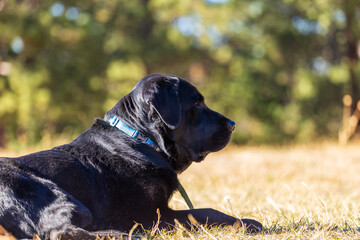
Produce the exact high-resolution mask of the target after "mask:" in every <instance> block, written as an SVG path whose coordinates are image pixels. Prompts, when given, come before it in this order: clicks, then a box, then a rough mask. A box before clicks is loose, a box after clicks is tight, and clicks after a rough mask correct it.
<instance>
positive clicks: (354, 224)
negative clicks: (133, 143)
mask: <svg viewBox="0 0 360 240" xmlns="http://www.w3.org/2000/svg"><path fill="white" fill-rule="evenodd" d="M179 178H180V181H181V183H182V185H183V186H184V188H185V189H186V191H187V193H188V195H189V197H190V199H191V201H192V202H193V204H194V206H195V207H196V208H205V207H211V208H214V209H217V210H220V211H223V212H225V213H227V214H230V215H233V216H236V217H239V218H252V219H256V220H258V221H260V222H262V223H263V225H264V228H265V229H264V232H263V233H260V234H257V235H251V234H247V233H246V232H244V231H243V230H242V229H240V230H235V229H233V228H229V227H228V228H212V229H209V228H206V227H205V228H203V227H199V228H198V229H197V230H193V231H187V230H186V229H184V228H182V227H180V226H179V227H177V228H176V229H175V230H173V231H167V232H166V231H158V230H157V229H154V230H153V231H152V233H151V231H149V232H148V234H142V235H141V236H143V237H147V238H151V239H184V240H185V239H229V240H230V239H360V144H358V143H354V144H352V145H348V146H345V147H341V146H338V145H337V144H333V143H323V144H312V145H304V146H290V147H277V148H276V147H239V148H237V147H228V148H227V149H225V150H223V151H221V152H219V153H214V154H211V155H210V156H209V157H208V158H207V159H206V160H205V161H204V162H202V163H194V164H193V165H192V166H191V167H190V168H189V169H188V170H187V171H185V172H184V173H183V174H181V175H180V177H179ZM170 206H171V207H173V208H174V209H186V208H187V206H186V204H185V202H184V200H183V199H182V198H181V196H180V194H179V193H176V194H175V195H174V197H173V198H172V200H171V202H170Z"/></svg>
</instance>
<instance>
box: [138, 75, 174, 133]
mask: <svg viewBox="0 0 360 240" xmlns="http://www.w3.org/2000/svg"><path fill="white" fill-rule="evenodd" d="M179 81H180V80H179V79H178V78H177V77H169V76H166V77H162V78H161V80H156V81H151V84H150V87H149V88H147V89H146V91H145V95H146V97H145V99H147V103H148V104H149V105H150V107H152V108H153V109H154V110H155V111H156V112H157V113H158V115H159V116H160V118H161V120H162V121H163V122H164V123H165V124H166V126H168V127H169V128H170V129H175V128H176V127H177V126H179V124H180V119H181V106H180V100H179V95H178V89H179Z"/></svg>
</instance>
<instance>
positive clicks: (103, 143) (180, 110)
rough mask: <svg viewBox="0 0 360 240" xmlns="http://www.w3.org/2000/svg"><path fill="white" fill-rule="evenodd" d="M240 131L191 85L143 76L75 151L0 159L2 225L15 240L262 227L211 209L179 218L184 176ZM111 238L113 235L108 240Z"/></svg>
mask: <svg viewBox="0 0 360 240" xmlns="http://www.w3.org/2000/svg"><path fill="white" fill-rule="evenodd" d="M234 127H235V123H234V122H233V121H231V120H229V119H227V118H225V117H224V116H222V115H220V114H219V113H217V112H214V111H212V110H210V109H209V108H208V107H207V106H206V105H205V103H204V98H203V96H202V95H201V94H200V93H199V92H198V91H197V89H196V88H195V87H194V86H192V85H191V84H190V83H188V82H186V81H185V80H183V79H181V78H178V77H175V76H170V75H160V74H153V75H149V76H146V77H144V78H143V79H141V80H140V81H139V83H138V84H137V85H136V86H135V88H134V89H133V90H132V91H131V92H130V93H129V94H128V95H126V96H125V97H123V98H122V99H121V100H120V101H119V102H118V103H117V104H116V105H115V106H114V107H113V108H112V109H111V110H110V111H108V112H107V113H106V115H105V118H104V119H103V120H102V119H97V120H96V122H95V123H94V125H93V126H92V127H91V128H90V129H89V130H88V131H86V132H85V133H83V134H81V135H80V136H79V137H78V138H76V139H75V140H74V141H72V142H71V143H69V144H65V145H62V146H58V147H55V148H53V149H51V150H47V151H42V152H37V153H33V154H30V155H26V156H22V157H18V158H0V225H2V226H3V227H4V228H5V229H6V230H7V231H9V232H10V233H11V234H13V235H14V236H15V237H17V238H31V237H32V236H33V234H34V233H36V234H38V235H39V236H40V237H41V238H42V239H58V238H61V239H94V238H96V236H97V235H98V234H99V235H107V234H109V233H111V234H112V235H113V236H115V237H116V236H120V234H121V233H122V232H126V231H129V230H130V229H131V228H132V227H133V226H134V224H135V222H136V223H141V224H142V226H143V227H144V228H146V229H151V228H152V227H153V226H154V224H155V223H156V222H157V220H158V214H157V209H158V210H159V211H160V215H161V219H160V223H159V227H160V228H168V227H171V226H175V220H174V219H176V220H177V221H178V222H179V223H181V224H183V225H184V226H188V227H189V226H190V225H191V221H190V220H189V214H191V215H192V216H193V217H194V218H195V219H196V220H197V222H198V223H199V224H208V225H234V224H237V225H243V226H245V227H247V228H248V229H249V230H250V231H260V230H261V229H262V225H261V224H260V223H259V222H257V221H255V220H250V219H242V220H239V219H237V218H234V217H232V216H228V215H226V214H224V213H221V212H219V211H216V210H213V209H192V210H182V211H175V210H172V209H170V208H169V207H168V202H169V199H170V198H171V196H172V194H173V193H174V191H175V190H177V188H178V185H179V182H178V179H177V174H179V173H181V172H182V171H184V170H185V169H186V168H188V167H189V166H190V164H191V163H192V162H200V161H202V160H203V159H204V158H205V157H206V155H207V154H208V153H210V152H214V151H218V150H220V149H222V148H224V147H225V146H226V145H227V143H228V142H229V140H230V136H231V133H232V131H233V130H234ZM110 230H111V231H110Z"/></svg>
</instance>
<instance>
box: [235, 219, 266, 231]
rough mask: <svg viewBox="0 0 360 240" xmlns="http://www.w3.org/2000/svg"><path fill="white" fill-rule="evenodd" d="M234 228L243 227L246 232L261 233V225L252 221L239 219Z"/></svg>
mask: <svg viewBox="0 0 360 240" xmlns="http://www.w3.org/2000/svg"><path fill="white" fill-rule="evenodd" d="M235 227H244V228H245V229H246V231H247V232H250V233H259V232H262V231H263V225H262V224H261V223H260V222H258V221H256V220H253V219H247V218H244V219H241V220H239V221H237V222H236V223H235Z"/></svg>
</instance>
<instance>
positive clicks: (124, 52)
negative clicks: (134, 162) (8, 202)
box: [0, 0, 360, 145]
mask: <svg viewBox="0 0 360 240" xmlns="http://www.w3.org/2000/svg"><path fill="white" fill-rule="evenodd" d="M359 20H360V8H359V5H358V3H357V0H339V1H323V0H303V1H296V0H272V1H271V0H258V1H250V0H242V1H235V0H233V1H231V0H195V1H190V0H184V1H175V0H134V1H131V2H129V1H124V0H107V1H105V0H92V1H86V2H84V1H74V0H67V1H57V2H55V1H46V2H41V1H36V0H31V1H30V0H29V1H7V0H0V145H1V144H2V145H5V144H6V143H8V144H9V143H11V142H14V143H15V142H16V143H18V142H20V143H22V144H35V143H37V142H38V141H40V140H41V139H42V138H43V137H44V136H46V135H48V136H51V137H56V136H57V135H59V134H61V133H65V134H67V135H69V136H73V135H77V134H78V133H79V132H81V131H83V130H85V129H86V128H87V127H88V126H89V125H90V124H91V122H92V121H93V118H94V117H95V116H102V115H103V114H104V113H105V111H106V110H108V109H109V108H110V107H112V105H113V104H115V102H116V101H117V100H118V99H119V98H121V97H122V96H123V95H124V94H126V93H128V92H129V91H130V90H131V89H132V87H133V86H134V85H135V84H136V82H137V81H138V80H139V79H140V78H141V77H142V76H144V75H146V74H149V73H155V72H158V73H169V74H175V75H179V76H181V77H184V78H185V79H189V80H190V81H192V82H193V83H194V84H195V85H197V86H198V87H199V88H200V90H201V91H202V92H203V93H204V95H205V96H206V98H207V101H208V105H209V106H210V107H212V108H215V110H217V111H220V112H222V113H224V114H225V115H228V116H229V117H231V118H232V119H234V120H236V122H237V128H236V132H235V134H234V138H233V140H234V141H235V142H236V143H244V142H255V143H261V142H268V143H271V142H286V141H308V140H311V139H316V138H321V137H323V136H335V134H336V133H337V130H338V127H339V122H340V119H341V98H342V96H343V94H344V93H351V94H352V96H353V97H354V99H359V77H360V64H359V39H360V33H359V31H360V30H359V25H358V22H359Z"/></svg>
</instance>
